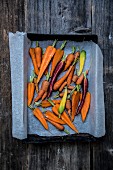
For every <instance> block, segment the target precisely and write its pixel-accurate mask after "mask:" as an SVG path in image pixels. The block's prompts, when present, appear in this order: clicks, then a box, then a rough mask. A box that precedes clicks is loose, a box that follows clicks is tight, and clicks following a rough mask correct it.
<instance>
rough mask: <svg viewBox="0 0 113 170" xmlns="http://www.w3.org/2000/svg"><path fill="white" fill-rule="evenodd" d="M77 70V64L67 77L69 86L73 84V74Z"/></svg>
mask: <svg viewBox="0 0 113 170" xmlns="http://www.w3.org/2000/svg"><path fill="white" fill-rule="evenodd" d="M74 71H75V66H73V67H72V69H71V71H70V73H69V76H68V77H67V86H69V85H70V84H71V81H72V78H73V74H74Z"/></svg>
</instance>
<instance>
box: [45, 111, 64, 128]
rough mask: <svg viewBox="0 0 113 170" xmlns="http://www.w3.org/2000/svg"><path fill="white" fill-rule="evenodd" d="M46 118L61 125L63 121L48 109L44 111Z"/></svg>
mask: <svg viewBox="0 0 113 170" xmlns="http://www.w3.org/2000/svg"><path fill="white" fill-rule="evenodd" d="M44 115H45V117H46V118H48V119H50V120H52V121H54V122H56V123H59V124H61V125H64V124H65V122H64V121H63V120H61V119H59V118H58V117H57V116H56V115H54V114H53V113H52V112H50V111H49V110H48V111H46V113H45V114H44Z"/></svg>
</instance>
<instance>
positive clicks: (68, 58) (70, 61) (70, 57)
mask: <svg viewBox="0 0 113 170" xmlns="http://www.w3.org/2000/svg"><path fill="white" fill-rule="evenodd" d="M74 52H75V47H72V53H71V54H68V56H67V58H66V64H65V67H64V71H66V70H67V69H68V68H69V66H70V65H71V64H72V62H73V61H74V58H75V57H74Z"/></svg>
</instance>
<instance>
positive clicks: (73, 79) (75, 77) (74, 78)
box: [72, 74, 78, 83]
mask: <svg viewBox="0 0 113 170" xmlns="http://www.w3.org/2000/svg"><path fill="white" fill-rule="evenodd" d="M77 79H78V76H77V75H76V74H75V75H74V76H73V78H72V81H73V82H74V83H76V81H77Z"/></svg>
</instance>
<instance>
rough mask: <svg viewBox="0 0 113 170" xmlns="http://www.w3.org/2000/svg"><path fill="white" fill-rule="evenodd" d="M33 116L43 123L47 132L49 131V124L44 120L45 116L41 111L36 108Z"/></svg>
mask: <svg viewBox="0 0 113 170" xmlns="http://www.w3.org/2000/svg"><path fill="white" fill-rule="evenodd" d="M33 114H34V116H35V117H36V118H37V119H38V120H39V121H40V122H41V123H42V125H43V126H44V128H45V129H46V130H48V124H47V121H46V120H45V118H44V115H43V114H42V112H41V111H40V109H38V108H35V109H33Z"/></svg>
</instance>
